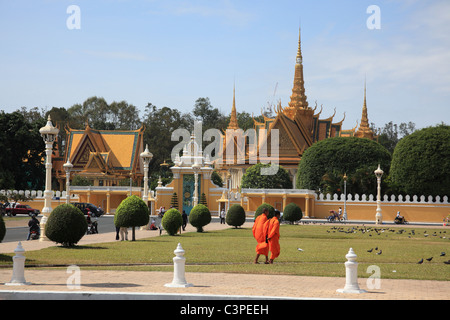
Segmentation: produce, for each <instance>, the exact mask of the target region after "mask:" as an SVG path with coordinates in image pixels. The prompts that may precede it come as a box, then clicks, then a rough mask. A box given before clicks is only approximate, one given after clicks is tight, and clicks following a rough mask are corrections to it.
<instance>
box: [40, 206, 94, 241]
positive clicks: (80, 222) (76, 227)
mask: <svg viewBox="0 0 450 320" xmlns="http://www.w3.org/2000/svg"><path fill="white" fill-rule="evenodd" d="M87 227H88V226H87V221H86V218H85V217H84V214H83V212H81V210H80V209H78V208H77V207H75V206H74V205H72V204H62V205H59V206H57V207H56V208H55V209H54V210H53V211H52V213H51V214H50V217H49V218H48V220H47V223H46V224H45V236H46V237H47V238H49V239H50V240H51V241H53V242H56V243H61V244H62V245H63V246H64V247H72V246H74V245H75V244H77V243H78V241H80V240H81V238H82V237H83V235H84V234H85V233H86V231H87Z"/></svg>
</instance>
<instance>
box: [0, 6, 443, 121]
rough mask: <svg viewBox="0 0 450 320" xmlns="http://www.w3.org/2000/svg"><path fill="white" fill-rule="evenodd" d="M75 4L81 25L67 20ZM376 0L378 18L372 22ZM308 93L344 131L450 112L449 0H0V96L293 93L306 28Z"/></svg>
mask: <svg viewBox="0 0 450 320" xmlns="http://www.w3.org/2000/svg"><path fill="white" fill-rule="evenodd" d="M70 5H77V6H78V7H79V8H80V12H81V15H80V22H81V23H80V27H81V28H80V29H74V30H70V29H68V28H67V26H66V20H67V19H68V18H69V16H70V14H68V13H67V12H66V11H67V8H68V7H69V6H70ZM370 5H377V6H378V7H379V8H380V14H381V15H380V19H381V29H379V30H370V29H369V28H367V24H366V21H367V20H368V19H369V18H370V17H371V14H370V13H367V8H368V7H369V6H370ZM300 24H301V28H302V49H303V60H304V75H305V87H306V94H307V96H308V102H309V104H310V105H312V106H313V105H314V104H315V102H316V101H317V103H318V104H319V106H320V105H323V112H322V116H321V117H322V118H327V117H329V116H331V115H333V113H334V108H336V116H335V118H334V119H335V121H336V122H337V121H340V120H342V118H343V117H344V112H345V113H346V120H345V122H344V125H343V128H344V129H351V128H353V127H354V126H356V122H357V121H359V120H360V118H361V110H362V104H363V93H364V79H365V78H366V79H367V103H368V108H369V121H370V122H374V123H375V124H376V125H377V126H379V127H381V126H383V125H384V124H385V123H387V122H389V121H394V122H395V123H401V122H409V121H412V122H414V123H416V125H417V127H418V128H422V127H426V126H430V125H436V124H438V123H440V122H442V121H444V122H446V123H447V124H449V123H450V121H449V119H450V108H449V98H450V62H449V61H450V1H448V0H435V1H432V0H380V1H374V0H370V1H365V0H351V1H350V0H343V1H336V0H317V1H310V0H297V1H286V0H280V1H267V0H260V1H256V0H253V1H251V0H240V1H237V0H197V1H192V0H189V1H188V0H185V1H183V0H95V1H94V0H84V1H81V0H79V1H77V0H71V1H65V0H32V1H31V0H15V1H5V0H2V1H1V2H0V43H1V50H0V88H1V89H0V90H1V91H0V108H1V109H2V110H5V111H6V112H12V111H14V110H16V109H18V108H20V107H22V106H26V107H27V108H31V107H36V106H37V107H39V108H48V109H50V108H52V107H54V106H55V107H64V108H69V107H70V106H72V105H73V104H76V103H82V102H83V101H85V100H86V99H87V98H89V97H91V96H94V95H95V96H99V97H104V98H105V99H106V101H107V102H108V103H110V102H112V101H122V100H125V101H127V102H128V103H131V104H133V105H135V106H137V107H138V108H139V109H140V110H141V116H142V114H143V112H144V107H145V106H146V105H147V103H149V102H150V103H152V104H154V105H156V106H158V107H163V106H168V107H171V108H177V109H179V110H180V111H182V112H187V111H191V110H192V108H193V105H194V103H195V100H196V99H197V98H199V97H209V98H210V100H211V103H212V105H213V106H214V107H217V108H219V109H220V110H221V111H222V112H224V113H225V114H229V112H230V110H231V104H232V94H233V85H234V83H236V103H237V109H238V111H247V112H249V113H254V114H255V115H259V114H260V113H261V109H262V108H264V107H267V106H268V105H269V104H276V103H277V102H278V101H280V100H281V103H282V105H283V106H286V105H287V104H288V102H289V97H290V95H291V90H292V83H293V76H294V64H295V56H296V52H297V41H298V28H299V25H300Z"/></svg>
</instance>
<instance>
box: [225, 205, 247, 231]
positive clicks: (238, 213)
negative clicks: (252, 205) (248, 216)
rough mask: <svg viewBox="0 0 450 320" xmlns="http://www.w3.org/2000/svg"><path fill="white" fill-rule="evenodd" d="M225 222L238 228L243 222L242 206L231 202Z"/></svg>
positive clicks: (243, 211)
mask: <svg viewBox="0 0 450 320" xmlns="http://www.w3.org/2000/svg"><path fill="white" fill-rule="evenodd" d="M225 222H226V223H227V224H228V225H229V226H233V227H235V228H238V227H240V226H242V225H243V224H244V223H245V210H244V208H243V207H242V206H240V205H238V204H233V205H232V206H231V207H230V208H229V209H228V212H227V216H226V217H225Z"/></svg>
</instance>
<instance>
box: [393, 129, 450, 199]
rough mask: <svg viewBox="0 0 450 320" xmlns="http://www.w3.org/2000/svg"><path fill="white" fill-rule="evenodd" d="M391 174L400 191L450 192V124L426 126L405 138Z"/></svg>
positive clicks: (440, 194)
mask: <svg viewBox="0 0 450 320" xmlns="http://www.w3.org/2000/svg"><path fill="white" fill-rule="evenodd" d="M390 178H391V181H392V183H393V185H394V186H396V187H397V188H398V189H399V190H398V191H399V192H400V193H405V194H408V195H411V196H412V195H417V196H422V195H424V196H430V195H431V196H433V197H435V196H441V197H442V196H450V126H447V125H444V124H442V125H438V126H436V127H429V128H425V129H422V130H419V131H416V132H414V133H413V134H411V135H409V136H406V137H404V138H403V139H401V140H400V142H399V143H398V144H397V146H396V147H395V149H394V154H393V156H392V164H391V176H390Z"/></svg>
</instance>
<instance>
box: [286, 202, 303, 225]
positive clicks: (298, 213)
mask: <svg viewBox="0 0 450 320" xmlns="http://www.w3.org/2000/svg"><path fill="white" fill-rule="evenodd" d="M302 217H303V213H302V209H301V208H300V207H299V206H298V205H297V204H295V203H293V202H291V203H289V204H288V205H287V206H286V207H284V210H283V220H286V221H288V222H290V223H291V224H292V223H293V222H295V221H299V220H301V219H302Z"/></svg>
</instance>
